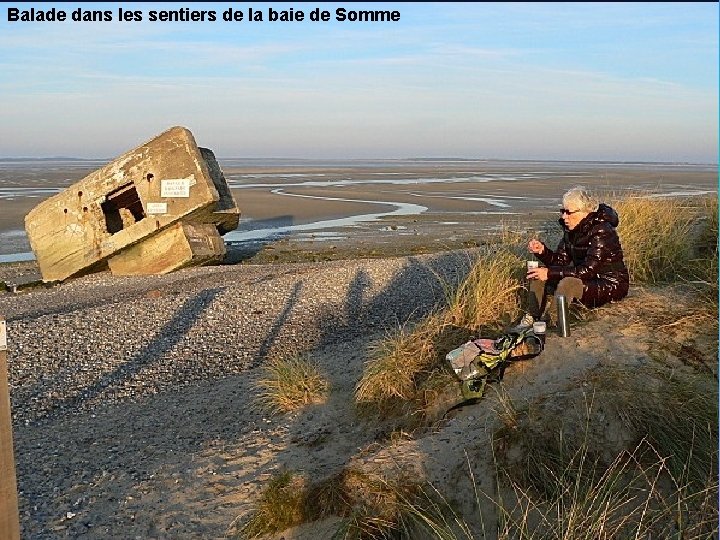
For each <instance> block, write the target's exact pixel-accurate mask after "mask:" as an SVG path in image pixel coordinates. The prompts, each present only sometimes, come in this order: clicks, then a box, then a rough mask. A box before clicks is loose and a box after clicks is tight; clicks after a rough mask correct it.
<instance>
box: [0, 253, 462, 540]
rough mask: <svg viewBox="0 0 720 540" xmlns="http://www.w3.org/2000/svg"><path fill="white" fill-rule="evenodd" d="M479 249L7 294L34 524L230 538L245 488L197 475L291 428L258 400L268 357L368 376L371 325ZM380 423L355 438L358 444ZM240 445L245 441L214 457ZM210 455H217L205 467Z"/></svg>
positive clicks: (51, 529) (422, 297)
mask: <svg viewBox="0 0 720 540" xmlns="http://www.w3.org/2000/svg"><path fill="white" fill-rule="evenodd" d="M467 263H468V256H467V254H465V253H450V254H443V255H436V256H419V257H409V258H397V259H382V260H355V261H333V262H327V263H311V264H279V265H266V266H250V265H247V266H222V267H208V268H195V269H188V270H184V271H180V272H176V273H174V274H170V275H167V276H153V277H147V278H121V277H115V276H111V275H109V274H106V273H103V274H95V275H91V276H87V277H84V278H81V279H77V280H72V281H70V282H67V283H65V284H62V285H58V286H55V287H52V288H49V289H39V290H34V291H30V292H27V293H21V294H17V295H13V294H10V293H6V294H2V295H0V314H3V315H4V316H5V317H6V318H7V320H8V336H9V339H8V345H9V375H10V384H11V399H12V406H13V422H14V436H15V449H16V456H17V457H16V459H17V467H18V484H19V486H18V487H19V490H20V504H21V509H20V510H21V518H22V527H23V537H27V538H33V539H35V538H37V539H46V538H133V537H134V538H215V537H219V536H222V534H223V533H224V531H225V530H226V528H227V526H228V515H231V516H232V515H233V512H235V515H237V505H238V504H239V502H238V500H237V499H236V497H238V496H240V495H239V492H238V490H237V489H233V490H231V493H230V494H229V495H228V497H229V499H228V500H224V499H223V496H222V495H223V494H224V489H226V488H223V487H222V486H219V487H218V486H215V487H212V489H211V488H210V487H207V486H213V485H214V484H212V482H210V483H209V484H208V483H207V482H206V483H204V484H203V485H204V486H206V487H207V489H210V491H209V492H208V493H205V494H204V496H200V495H199V492H198V491H197V483H196V482H195V480H192V479H193V478H196V477H197V475H202V474H207V475H210V477H212V476H213V475H214V472H213V471H211V470H210V469H212V467H211V466H210V465H208V463H212V462H213V460H214V459H217V460H219V461H218V463H216V468H221V467H226V468H227V467H231V468H232V467H235V469H233V470H237V471H246V470H247V471H249V470H252V471H254V472H253V474H262V472H258V471H260V469H262V463H264V462H263V459H265V458H263V457H262V456H263V455H264V454H263V451H266V450H271V449H272V444H273V442H272V441H273V434H272V433H271V432H272V430H276V429H280V430H281V431H283V430H284V431H283V433H284V435H283V436H284V437H287V430H288V429H289V427H288V426H277V425H275V424H272V425H271V427H272V429H271V430H270V432H268V422H269V421H268V420H266V419H265V418H264V417H263V415H262V413H261V412H259V411H257V410H255V409H254V407H253V394H252V388H251V386H250V381H251V380H252V379H253V377H254V376H255V374H256V371H257V370H256V368H258V367H259V366H261V365H262V363H263V361H264V360H265V359H266V358H268V357H270V356H273V355H290V354H298V353H309V354H311V355H312V356H318V357H324V358H328V355H330V358H331V359H332V360H334V362H333V364H334V366H335V369H339V370H347V369H352V370H354V373H355V374H356V375H358V374H359V373H361V369H362V361H363V360H364V358H365V353H366V348H367V346H368V344H369V343H370V342H371V341H372V339H374V338H377V337H379V336H381V335H382V333H383V332H385V331H387V330H389V329H391V328H393V327H397V325H398V324H399V323H402V322H404V321H406V320H408V319H411V318H413V317H418V316H421V315H424V314H426V313H427V312H428V311H429V310H431V309H432V308H433V306H435V305H437V303H438V301H439V300H441V299H442V296H443V289H442V281H443V280H445V281H452V280H454V279H456V276H457V274H458V273H462V268H465V267H466V266H467ZM439 276H442V277H439ZM351 361H352V366H348V367H347V368H346V366H345V364H346V363H347V364H349V363H350V362H351ZM331 369H332V366H331ZM346 390H350V391H351V390H352V389H351V388H349V389H346ZM316 424H317V423H316ZM346 428H347V429H349V430H350V431H352V427H351V426H346ZM322 429H329V430H330V429H338V426H332V425H331V423H330V422H328V425H327V426H326V428H321V430H322ZM343 429H345V428H343ZM321 436H322V434H319V435H318V434H315V435H313V434H307V433H303V432H302V429H301V430H300V432H299V433H298V434H297V435H295V437H296V438H297V437H299V438H300V439H301V440H302V439H303V438H304V437H311V438H313V437H316V438H317V437H321ZM369 436H370V437H371V434H360V433H359V434H358V435H357V437H350V438H349V439H348V451H351V450H353V451H354V450H356V447H355V446H354V445H355V444H357V443H358V442H360V443H361V442H364V441H365V442H367V441H366V440H367V437H369ZM229 444H231V445H233V447H234V448H236V449H237V448H243V449H244V450H243V452H242V453H241V454H240V455H238V451H235V452H233V454H232V455H227V456H226V457H225V458H221V457H218V456H221V455H222V452H218V450H217V449H218V448H225V446H226V445H229ZM238 445H239V446H238ZM258 446H259V447H261V449H263V451H259V450H257V449H258ZM350 447H352V448H350ZM276 450H277V449H276ZM334 451H335V452H337V451H338V450H337V449H335V450H334ZM208 452H209V454H208ZM266 453H267V452H266ZM201 455H205V458H206V459H205V460H204V461H203V463H205V465H204V467H205V469H203V471H196V470H195V469H194V468H193V465H192V463H193V461H194V460H195V459H196V458H197V459H200V456H201ZM237 460H241V461H240V463H243V461H242V460H246V461H248V462H252V466H251V467H250V469H248V468H247V467H248V465H247V464H246V465H245V466H243V467H240V466H238V462H237ZM328 460H329V461H328V463H330V464H332V463H331V462H332V458H331V457H328ZM266 461H268V460H266ZM340 462H342V460H340ZM258 467H260V469H258ZM208 471H210V472H208ZM247 471H246V472H243V473H242V474H241V473H238V474H240V477H237V475H236V476H235V477H234V485H236V484H237V482H240V484H241V485H242V481H241V480H242V478H241V477H242V475H243V474H247ZM227 472H228V471H227V470H226V473H227ZM173 475H174V476H173ZM159 478H162V480H158V479H159ZM173 479H174V480H173ZM255 480H256V479H255ZM243 481H245V480H243ZM168 482H170V483H171V484H172V483H173V482H174V483H175V484H177V485H176V486H175V488H174V489H173V490H172V493H175V494H176V495H177V493H185V496H184V497H182V503H181V502H179V501H177V500H175V501H173V500H169V499H168V497H170V495H169V493H170V492H169V491H168V490H167V486H168V485H169V484H168ZM247 483H248V485H249V484H250V479H249V478H248V479H247ZM248 489H250V488H249V487H248ZM138 490H140V491H139V492H138ZM131 493H132V494H133V495H129V494H131ZM246 495H247V494H245V495H244V496H243V497H244V498H242V500H246V498H247V497H246ZM128 497H129V498H128ZM198 497H199V498H198ZM193 501H195V502H196V503H197V507H196V508H193V504H194V503H193ZM198 501H199V502H198ZM223 501H224V502H223ZM138 505H139V506H140V507H142V508H143V509H144V510H143V512H140V511H139V510H138V508H139V507H138ZM153 509H154V510H153ZM213 509H214V510H213ZM153 512H155V513H156V514H158V515H156V516H155V517H152V515H153ZM213 512H214V513H213ZM140 514H142V515H143V516H144V517H143V518H142V519H140V518H139V517H138V516H140ZM198 516H201V517H198ZM212 516H215V518H213V517H212ZM136 520H137V521H136ZM131 531H132V532H133V535H134V536H128V535H129V534H130V532H131Z"/></svg>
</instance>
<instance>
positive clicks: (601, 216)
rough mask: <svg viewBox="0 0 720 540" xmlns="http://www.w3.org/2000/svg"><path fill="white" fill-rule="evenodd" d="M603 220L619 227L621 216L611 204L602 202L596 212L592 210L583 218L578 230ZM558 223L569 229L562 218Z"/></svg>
mask: <svg viewBox="0 0 720 540" xmlns="http://www.w3.org/2000/svg"><path fill="white" fill-rule="evenodd" d="M603 221H607V222H608V223H609V224H610V225H612V226H613V227H617V226H618V223H620V218H619V217H618V214H617V212H616V211H615V210H614V209H613V208H612V207H610V206H608V205H607V204H605V203H600V204H599V205H598V209H597V210H595V211H594V212H590V213H589V214H588V215H587V216H586V217H585V219H583V220H582V221H581V222H580V223H579V224H578V226H577V227H576V229H577V230H581V229H583V228H584V227H586V226H587V225H591V224H595V223H600V222H603ZM558 223H560V226H561V227H562V228H563V230H564V231H567V230H568V229H567V227H566V226H565V222H564V221H563V220H562V218H560V219H559V220H558Z"/></svg>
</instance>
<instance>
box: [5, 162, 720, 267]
mask: <svg viewBox="0 0 720 540" xmlns="http://www.w3.org/2000/svg"><path fill="white" fill-rule="evenodd" d="M103 164H104V162H103V161H101V160H97V161H3V162H0V208H1V209H2V211H0V256H5V258H4V259H3V260H12V254H19V253H26V254H27V253H28V252H29V251H30V246H29V244H28V242H27V239H26V236H25V234H24V223H23V219H24V216H25V215H26V214H27V213H28V211H29V210H30V209H31V208H33V207H34V206H35V205H37V204H38V203H39V202H40V201H42V200H43V199H45V198H47V197H49V196H51V195H52V194H53V193H57V192H59V191H60V190H62V189H65V188H66V187H68V186H69V185H70V184H72V183H74V182H76V181H78V180H80V179H82V178H83V177H85V176H86V175H87V174H89V173H90V172H92V171H93V170H95V169H97V168H99V167H100V166H102V165H103ZM220 165H221V167H222V169H223V171H224V174H225V177H226V178H227V180H228V183H229V184H230V186H231V189H232V191H233V194H234V196H235V198H236V200H237V203H238V206H239V207H240V209H241V212H242V216H241V222H240V226H239V228H238V230H237V231H233V232H232V233H229V234H228V235H226V237H225V240H226V242H227V243H228V244H229V245H230V246H232V247H233V248H235V249H236V250H239V251H241V252H243V253H252V254H254V255H253V256H256V255H259V256H260V257H262V256H263V255H264V254H265V251H266V250H267V249H268V248H270V249H272V248H273V246H275V247H278V246H277V243H278V242H279V241H282V242H283V244H282V245H281V246H280V247H282V248H283V249H284V250H285V251H288V250H289V251H293V250H294V249H295V248H297V249H301V250H302V251H303V252H311V253H318V252H325V251H328V249H329V247H334V248H336V249H337V248H338V247H341V248H354V249H359V250H360V251H365V252H369V251H372V250H373V249H378V248H380V249H385V250H387V251H390V252H392V251H393V249H395V248H397V249H398V250H399V252H400V253H401V252H406V253H411V252H413V250H421V251H437V250H439V249H443V248H447V247H450V248H452V247H457V246H463V245H469V244H470V245H471V244H472V243H473V242H475V243H477V242H481V241H482V238H483V236H485V235H487V234H492V232H493V231H497V230H498V229H499V228H500V227H502V226H508V225H511V226H517V227H520V228H523V227H527V228H533V227H535V228H542V227H544V226H548V224H550V226H551V225H552V223H553V222H554V220H555V217H556V215H557V214H556V212H557V208H558V205H559V203H560V197H561V195H562V193H564V192H565V191H566V190H567V189H569V188H570V187H573V186H575V185H584V186H587V187H590V188H592V189H594V190H596V191H597V192H598V193H600V194H602V196H603V198H612V197H613V196H619V195H626V194H627V193H629V192H636V193H644V194H650V193H652V194H656V195H664V196H673V195H677V196H680V195H693V194H697V195H700V194H707V193H717V166H715V165H693V164H669V163H596V162H531V161H492V160H445V159H442V160H419V159H418V160H379V161H369V160H365V161H361V160H358V161H302V160H299V161H297V162H288V161H283V160H240V159H226V160H222V159H221V160H220ZM231 251H232V250H231Z"/></svg>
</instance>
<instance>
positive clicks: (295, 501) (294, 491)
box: [239, 471, 308, 539]
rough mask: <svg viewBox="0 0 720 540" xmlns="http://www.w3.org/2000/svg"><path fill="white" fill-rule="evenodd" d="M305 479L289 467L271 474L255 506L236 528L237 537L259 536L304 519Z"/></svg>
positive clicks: (282, 529) (294, 524)
mask: <svg viewBox="0 0 720 540" xmlns="http://www.w3.org/2000/svg"><path fill="white" fill-rule="evenodd" d="M305 490H306V487H305V481H304V479H303V478H302V477H300V476H298V475H297V474H294V473H293V472H291V471H283V472H280V473H278V474H275V475H274V476H273V477H272V478H271V479H270V481H269V482H268V485H267V488H266V489H265V491H263V493H262V495H261V496H260V499H259V500H258V502H257V505H256V509H255V511H254V512H253V514H252V515H251V517H250V519H249V520H247V521H246V522H245V523H244V525H243V526H242V527H241V528H240V531H239V537H240V538H247V539H251V538H259V537H261V536H264V535H266V534H272V533H277V532H280V531H284V530H285V529H288V528H290V527H294V526H296V525H300V524H302V523H305V522H306V521H307V516H308V511H307V504H306V498H305Z"/></svg>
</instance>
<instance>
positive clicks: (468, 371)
mask: <svg viewBox="0 0 720 540" xmlns="http://www.w3.org/2000/svg"><path fill="white" fill-rule="evenodd" d="M542 350H543V342H542V340H541V339H540V338H539V337H538V336H536V335H535V333H534V332H533V330H532V328H528V329H527V330H523V331H521V332H510V333H508V334H504V335H502V336H500V337H499V338H497V339H488V338H478V339H474V340H470V341H468V342H467V343H464V344H463V345H461V346H460V347H458V348H457V349H454V350H452V351H450V352H449V353H448V354H447V356H446V357H445V358H446V360H447V361H448V362H449V363H450V367H452V369H453V371H454V372H455V375H457V377H458V378H459V379H460V381H461V382H462V394H463V397H464V398H465V399H466V400H467V399H475V398H480V397H482V394H483V391H484V390H485V384H486V383H487V382H488V380H490V381H499V380H500V379H502V375H503V372H504V371H505V367H506V366H507V365H508V364H509V363H510V362H511V361H514V360H524V359H527V358H533V357H535V356H537V355H538V354H540V353H541V352H542Z"/></svg>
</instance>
